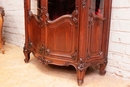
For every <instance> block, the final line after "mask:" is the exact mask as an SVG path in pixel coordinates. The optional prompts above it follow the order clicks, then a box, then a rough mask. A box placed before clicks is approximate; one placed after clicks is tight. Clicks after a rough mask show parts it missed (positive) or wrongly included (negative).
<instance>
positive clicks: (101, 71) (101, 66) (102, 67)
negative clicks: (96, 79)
mask: <svg viewBox="0 0 130 87" xmlns="http://www.w3.org/2000/svg"><path fill="white" fill-rule="evenodd" d="M106 65H107V62H106V61H105V62H104V63H103V64H100V75H105V74H106V70H105V68H106Z"/></svg>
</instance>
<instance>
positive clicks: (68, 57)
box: [23, 0, 112, 85]
mask: <svg viewBox="0 0 130 87" xmlns="http://www.w3.org/2000/svg"><path fill="white" fill-rule="evenodd" d="M32 1H33V0H24V11H25V45H24V50H23V52H24V55H25V59H24V61H25V62H26V63H27V62H29V59H30V53H31V52H32V53H33V55H34V56H35V57H36V58H37V59H39V60H40V61H41V62H42V63H43V64H54V65H58V66H69V65H72V66H74V67H75V69H76V72H77V82H78V84H79V85H82V83H83V82H84V75H85V72H86V70H87V68H88V67H89V66H99V73H100V74H101V75H104V74H105V73H106V71H105V67H106V65H107V54H108V41H109V31H110V18H111V17H110V14H111V3H112V0H35V1H37V8H36V9H37V11H36V13H35V14H34V13H33V12H32V8H31V3H32Z"/></svg>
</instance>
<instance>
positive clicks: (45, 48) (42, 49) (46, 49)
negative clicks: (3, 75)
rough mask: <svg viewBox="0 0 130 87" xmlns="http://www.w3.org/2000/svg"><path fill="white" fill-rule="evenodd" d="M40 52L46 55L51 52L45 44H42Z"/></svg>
mask: <svg viewBox="0 0 130 87" xmlns="http://www.w3.org/2000/svg"><path fill="white" fill-rule="evenodd" d="M39 53H40V54H45V55H48V54H49V53H50V49H48V48H47V47H46V46H45V44H42V45H41V46H40V47H39Z"/></svg>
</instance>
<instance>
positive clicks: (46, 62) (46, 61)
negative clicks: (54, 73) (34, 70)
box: [38, 57, 52, 64]
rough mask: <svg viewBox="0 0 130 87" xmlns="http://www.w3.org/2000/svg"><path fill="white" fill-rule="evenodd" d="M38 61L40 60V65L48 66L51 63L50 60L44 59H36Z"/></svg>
mask: <svg viewBox="0 0 130 87" xmlns="http://www.w3.org/2000/svg"><path fill="white" fill-rule="evenodd" d="M38 59H39V60H40V62H41V63H42V64H50V63H52V61H51V60H48V59H45V58H44V57H38Z"/></svg>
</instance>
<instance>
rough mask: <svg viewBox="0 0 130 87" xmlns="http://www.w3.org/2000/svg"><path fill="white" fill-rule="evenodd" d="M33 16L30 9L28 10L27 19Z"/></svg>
mask: <svg viewBox="0 0 130 87" xmlns="http://www.w3.org/2000/svg"><path fill="white" fill-rule="evenodd" d="M32 17H33V13H32V11H30V10H28V20H29V21H30V20H31V19H32Z"/></svg>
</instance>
